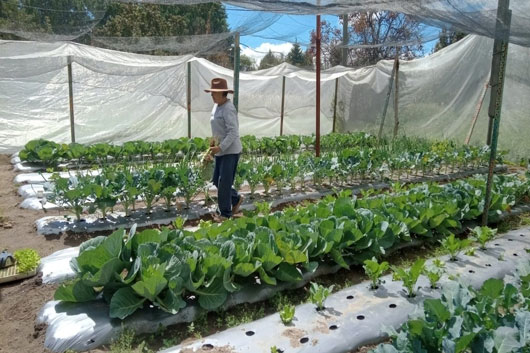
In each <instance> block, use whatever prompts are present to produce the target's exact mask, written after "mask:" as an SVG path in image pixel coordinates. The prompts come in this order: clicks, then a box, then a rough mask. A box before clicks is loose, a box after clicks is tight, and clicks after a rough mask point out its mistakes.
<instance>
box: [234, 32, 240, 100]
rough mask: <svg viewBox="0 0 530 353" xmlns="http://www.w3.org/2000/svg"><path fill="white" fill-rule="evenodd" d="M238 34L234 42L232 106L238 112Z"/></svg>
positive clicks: (237, 33)
mask: <svg viewBox="0 0 530 353" xmlns="http://www.w3.org/2000/svg"><path fill="white" fill-rule="evenodd" d="M239 52H240V50H239V32H236V34H235V40H234V102H233V103H234V106H235V107H236V110H239V54H240V53H239Z"/></svg>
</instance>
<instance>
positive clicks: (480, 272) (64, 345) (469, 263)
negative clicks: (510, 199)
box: [37, 229, 530, 353]
mask: <svg viewBox="0 0 530 353" xmlns="http://www.w3.org/2000/svg"><path fill="white" fill-rule="evenodd" d="M520 234H524V236H523V237H521V236H520ZM529 237H530V230H529V229H524V230H520V231H512V232H510V233H508V234H506V235H505V236H504V237H503V239H496V240H495V241H494V242H492V243H490V244H489V245H488V250H487V251H486V252H478V251H477V253H476V256H474V257H472V258H469V257H468V256H463V255H462V256H461V259H460V261H458V262H456V263H449V262H447V271H446V274H445V275H444V277H445V280H447V277H448V276H449V275H451V274H453V275H457V274H458V275H460V278H461V280H464V281H466V282H467V283H468V284H470V285H474V286H475V287H477V286H479V285H480V284H481V283H482V282H483V281H484V280H486V279H488V278H491V277H497V278H502V277H504V276H505V275H507V274H510V273H513V272H514V269H515V267H516V264H517V262H518V260H520V259H522V258H528V254H527V253H526V252H525V251H524V249H522V247H523V246H522V245H527V244H529V243H530V241H529ZM500 254H503V255H504V261H499V260H498V257H499V256H500ZM441 259H442V260H447V257H442V258H441ZM487 263H488V264H495V266H494V267H487V266H485V264H487ZM339 268H340V267H339V266H334V267H328V266H320V267H319V268H318V269H317V272H315V273H314V274H310V273H306V274H305V275H304V280H303V281H300V282H298V283H282V284H280V285H278V286H275V287H272V286H266V285H264V286H251V287H250V286H249V287H246V288H245V289H244V290H242V291H241V292H238V293H234V294H231V295H230V296H229V299H228V300H227V302H225V304H224V305H223V307H222V309H226V308H228V307H232V306H234V305H238V304H240V303H245V302H250V303H252V302H257V301H260V300H265V299H267V298H269V297H271V296H272V295H273V294H274V293H276V292H277V291H281V290H286V289H291V288H298V287H302V286H303V285H304V284H305V283H308V282H309V281H310V280H311V279H312V278H314V277H316V276H317V275H323V274H328V273H334V272H336V271H337V270H338V269H339ZM469 270H473V273H471V272H469ZM385 279H386V283H385V285H384V286H383V288H382V289H381V290H380V291H378V292H377V293H375V296H374V293H373V292H371V291H369V290H367V289H366V287H367V286H368V282H363V283H361V284H358V285H356V286H353V287H351V288H348V289H345V290H343V291H340V292H337V293H335V294H333V295H331V296H330V297H329V298H328V299H327V300H326V307H327V308H328V309H327V310H324V311H322V312H320V313H316V312H315V310H314V306H310V305H308V304H304V305H301V306H298V307H297V308H296V313H295V317H296V318H297V320H296V321H294V326H293V327H289V328H286V327H284V326H281V328H282V330H289V329H290V328H291V329H292V328H297V329H299V330H298V331H297V332H302V333H304V335H303V336H300V337H298V338H297V339H296V340H294V341H292V340H290V339H289V337H288V335H285V333H284V334H278V333H279V330H275V329H274V327H277V326H278V325H282V324H281V322H279V319H278V315H277V314H275V315H272V316H268V317H266V318H264V319H261V320H258V321H257V322H253V323H247V324H244V325H243V326H238V327H237V328H232V329H230V330H227V331H225V332H221V333H218V334H216V335H214V336H211V337H208V338H205V339H203V340H202V341H197V342H195V343H193V344H190V345H187V346H186V348H192V350H193V351H195V350H196V349H197V348H199V349H200V347H201V346H202V345H203V344H211V345H213V346H215V347H222V346H226V345H235V347H233V349H234V350H233V351H234V352H241V353H242V352H270V347H271V346H272V345H275V344H276V345H277V347H278V348H281V349H283V350H285V351H287V350H286V349H287V348H289V350H288V351H293V352H294V351H307V352H313V351H315V352H317V351H319V352H320V351H322V350H321V349H322V347H326V350H325V352H345V351H348V350H351V349H353V348H354V347H355V344H359V342H360V343H367V342H372V341H373V340H374V339H377V338H380V337H381V333H380V328H381V323H383V322H384V319H383V318H385V317H386V315H398V314H399V315H398V317H399V320H393V321H391V323H392V324H393V325H395V326H396V327H397V326H399V324H400V323H401V322H403V321H404V320H406V319H407V314H408V313H411V311H412V310H413V308H414V305H411V304H416V303H419V302H421V301H422V300H423V299H425V298H426V297H431V296H433V295H434V296H436V295H438V294H437V292H436V291H430V290H426V291H425V290H424V291H421V292H420V295H418V297H417V298H415V299H414V300H413V302H412V303H411V302H410V300H409V299H408V298H405V297H404V295H403V292H402V290H401V288H402V286H401V284H400V283H393V282H392V281H391V276H386V277H385ZM418 285H420V286H422V287H427V286H428V281H427V279H426V278H425V277H422V278H420V280H419V281H418ZM349 295H353V300H352V299H348V296H349ZM386 301H391V302H392V303H395V304H398V307H400V306H404V307H405V309H406V310H401V309H397V310H388V305H381V304H382V303H385V302H386ZM344 306H345V307H344ZM201 312H203V311H202V310H201V309H200V308H199V307H198V306H196V305H189V306H187V307H186V308H184V309H183V310H181V311H180V312H179V313H178V314H176V315H170V314H167V313H164V312H162V311H161V310H152V308H149V309H148V308H145V309H142V310H140V311H138V312H136V313H134V314H133V315H132V316H130V317H129V318H127V319H125V320H123V321H119V320H111V319H110V318H109V317H108V306H107V305H106V304H105V303H104V302H103V301H94V302H90V303H60V302H57V301H50V302H48V303H46V304H45V305H44V307H43V308H42V309H41V311H40V313H39V314H38V316H37V323H46V324H47V325H48V329H47V331H46V339H45V343H44V345H45V347H46V348H48V349H51V350H52V351H55V352H63V351H65V350H67V349H74V350H89V349H93V348H95V347H98V346H100V345H102V344H105V343H109V342H110V341H111V340H112V339H113V338H116V337H118V335H119V334H120V332H121V331H122V330H123V329H127V328H130V329H133V330H135V331H136V332H137V333H148V332H154V331H156V330H157V329H158V327H159V325H163V326H168V325H173V324H176V323H180V322H188V321H193V320H194V319H195V318H196V317H197V315H198V314H200V313H201ZM357 315H364V316H365V318H366V320H364V321H363V325H358V319H357V318H356V317H357ZM315 318H318V319H315ZM387 320H388V318H387ZM322 323H324V325H325V326H323V325H322ZM387 323H389V322H387ZM331 325H336V328H337V329H338V330H337V331H335V330H334V329H331V330H330V329H329V327H330V326H331ZM323 327H324V328H323ZM326 328H328V329H326ZM361 330H362V332H360V331H361ZM247 331H253V333H254V334H250V335H246V332H247ZM343 332H354V333H355V334H352V335H345V334H343ZM306 334H310V335H312V336H313V337H311V338H310V341H309V342H310V343H308V344H307V345H305V346H304V345H303V344H299V343H300V342H298V340H299V339H301V338H302V337H306ZM291 336H292V335H291ZM250 337H251V338H250ZM291 338H292V337H291ZM313 338H317V339H316V340H313ZM368 339H371V340H372V341H368ZM352 340H354V343H353V344H352ZM317 344H318V345H317ZM309 346H311V347H309ZM345 347H348V348H345ZM182 348H184V347H181V346H178V347H174V348H170V349H169V350H167V351H166V352H175V353H176V352H180V351H186V352H187V351H188V350H182Z"/></svg>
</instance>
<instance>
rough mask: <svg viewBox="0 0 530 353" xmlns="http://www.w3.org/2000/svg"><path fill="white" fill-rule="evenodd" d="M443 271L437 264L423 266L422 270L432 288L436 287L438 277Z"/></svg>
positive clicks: (440, 276)
mask: <svg viewBox="0 0 530 353" xmlns="http://www.w3.org/2000/svg"><path fill="white" fill-rule="evenodd" d="M443 272H444V271H443V270H442V269H441V268H440V267H438V266H430V267H425V269H424V270H423V274H424V275H425V276H427V278H428V279H429V283H430V284H431V288H432V289H436V288H438V287H437V284H438V281H440V278H442V275H443Z"/></svg>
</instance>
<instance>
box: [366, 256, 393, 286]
mask: <svg viewBox="0 0 530 353" xmlns="http://www.w3.org/2000/svg"><path fill="white" fill-rule="evenodd" d="M363 268H364V272H365V273H366V275H367V276H368V277H369V278H370V280H371V281H372V284H371V285H370V288H371V289H377V288H379V285H380V284H381V278H380V277H381V276H382V275H383V273H384V272H385V271H386V270H388V268H389V265H388V262H386V261H383V262H381V263H378V262H377V259H376V258H375V257H373V258H372V259H371V260H365V261H364V266H363Z"/></svg>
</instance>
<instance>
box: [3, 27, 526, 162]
mask: <svg viewBox="0 0 530 353" xmlns="http://www.w3.org/2000/svg"><path fill="white" fill-rule="evenodd" d="M492 50H493V40H492V39H488V38H484V37H479V36H468V37H467V38H465V39H464V40H462V41H460V42H458V43H457V44H455V45H452V46H450V47H447V48H445V49H443V50H441V51H439V52H437V53H436V54H433V55H430V56H428V57H425V58H422V59H417V60H413V61H408V62H405V61H402V62H401V63H400V70H399V80H398V85H399V121H400V129H399V133H400V134H407V135H416V136H428V137H433V138H455V139H457V140H459V141H461V142H463V141H464V139H465V136H466V135H467V133H468V130H469V127H470V126H471V120H472V117H473V114H474V112H475V109H476V105H477V102H478V101H479V98H480V96H481V92H482V90H483V88H484V84H485V83H486V81H487V79H488V77H489V73H490V68H491V55H492ZM529 59H530V49H529V48H526V47H519V46H517V45H514V44H510V47H509V53H508V66H507V77H506V83H505V91H504V100H503V109H502V119H501V130H500V147H501V148H503V149H510V150H512V151H513V153H515V154H516V155H517V156H522V155H525V154H527V153H528V152H529V151H530V143H528V141H527V138H526V136H525V134H526V133H525V131H528V127H529V126H530V113H529V112H530V100H529V99H528V97H530V60H529ZM69 60H71V61H72V73H73V97H74V112H75V125H74V127H75V134H76V142H80V143H94V142H100V141H106V142H113V143H122V142H124V141H130V140H140V139H141V140H149V141H159V140H165V139H170V138H177V137H182V136H187V131H188V112H187V101H186V96H187V92H186V91H187V79H188V76H187V75H188V74H187V72H188V68H187V63H188V62H190V63H191V112H192V114H191V116H192V118H191V132H192V136H194V137H195V136H201V137H206V136H209V135H210V126H209V119H210V114H211V110H212V106H213V103H212V100H211V97H210V95H209V94H208V93H205V92H204V89H205V88H208V87H209V84H210V81H211V79H212V78H214V77H224V78H226V79H227V80H228V82H229V86H230V87H232V86H233V84H232V82H233V80H232V77H233V71H232V70H228V69H225V68H222V67H220V66H217V65H215V64H213V63H211V62H208V61H207V60H204V59H197V58H193V57H191V56H178V57H175V56H173V57H171V56H169V57H168V56H150V55H139V54H131V53H123V52H117V51H112V50H106V49H99V48H94V47H90V46H84V45H80V44H72V43H36V42H20V41H0V92H1V93H0V152H1V153H10V152H15V151H17V150H19V149H20V148H21V147H22V146H23V145H24V144H25V143H26V142H28V141H30V140H32V139H36V138H46V139H50V140H54V141H57V142H70V112H69V101H68V99H69V98H68V97H69V95H68V73H67V65H68V61H69ZM392 67H393V61H381V62H380V63H378V64H377V65H376V66H372V67H366V68H362V69H359V70H353V69H348V68H343V67H334V68H332V69H330V70H327V71H325V72H323V73H322V79H321V132H322V133H329V132H330V131H331V129H332V122H333V110H334V95H335V84H336V82H335V80H336V79H338V96H337V97H338V99H337V113H336V114H337V128H338V131H352V130H364V131H368V132H373V133H376V132H377V130H378V129H379V123H380V120H381V115H382V111H383V105H384V101H385V98H386V95H387V92H388V86H389V80H390V75H391V72H392ZM284 76H285V110H284V134H312V133H314V132H315V94H316V88H315V73H314V72H310V71H305V70H302V69H299V68H296V67H294V66H291V65H288V64H282V65H280V66H277V67H274V68H271V69H267V70H261V71H255V72H250V73H249V72H245V73H241V74H240V95H239V119H240V132H241V135H246V134H253V135H256V136H274V135H279V133H280V116H281V100H282V99H281V98H282V80H283V77H284ZM393 102H394V97H393V95H392V96H391V98H390V104H389V107H388V112H387V116H386V122H385V132H386V133H389V132H390V131H392V129H393V124H394V108H393ZM488 104H489V91H488V93H487V94H486V98H485V100H484V104H483V107H482V111H481V114H480V115H479V117H478V120H477V125H476V128H475V131H474V135H473V138H472V142H475V143H479V144H483V143H484V142H485V135H486V130H487V125H488V117H487V110H488Z"/></svg>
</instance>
